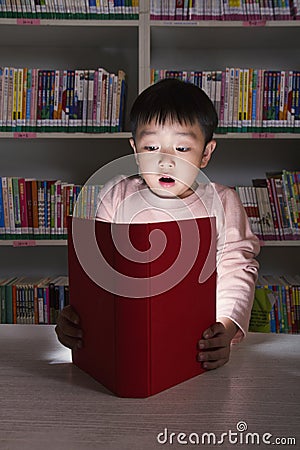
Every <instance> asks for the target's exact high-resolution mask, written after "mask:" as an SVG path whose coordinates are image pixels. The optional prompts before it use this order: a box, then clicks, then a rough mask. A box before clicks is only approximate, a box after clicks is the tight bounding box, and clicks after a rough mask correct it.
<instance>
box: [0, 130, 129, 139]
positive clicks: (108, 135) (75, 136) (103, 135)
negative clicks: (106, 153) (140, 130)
mask: <svg viewBox="0 0 300 450" xmlns="http://www.w3.org/2000/svg"><path fill="white" fill-rule="evenodd" d="M15 133H16V135H15ZM15 133H14V132H4V133H0V139H1V138H2V139H26V140H28V139H128V138H130V137H131V136H132V134H131V133H130V132H122V133H27V132H26V131H17V132H15Z"/></svg>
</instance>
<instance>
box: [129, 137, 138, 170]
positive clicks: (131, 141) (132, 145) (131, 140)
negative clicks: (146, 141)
mask: <svg viewBox="0 0 300 450" xmlns="http://www.w3.org/2000/svg"><path fill="white" fill-rule="evenodd" d="M129 144H130V146H131V148H132V150H133V152H134V156H135V162H136V163H137V165H139V161H138V157H137V151H136V146H135V142H134V139H133V138H130V139H129Z"/></svg>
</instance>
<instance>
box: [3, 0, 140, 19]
mask: <svg viewBox="0 0 300 450" xmlns="http://www.w3.org/2000/svg"><path fill="white" fill-rule="evenodd" d="M138 17H139V0H126V2H125V1H108V0H101V1H100V0H97V1H96V0H76V1H73V0H72V1H69V0H39V1H34V0H31V1H29V0H2V1H1V3H0V18H16V19H21V20H22V19H23V20H26V19H27V20H28V21H29V22H28V23H30V19H34V20H40V19H52V20H60V19H63V20H137V19H138Z"/></svg>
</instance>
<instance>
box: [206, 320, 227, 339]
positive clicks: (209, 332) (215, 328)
mask: <svg viewBox="0 0 300 450" xmlns="http://www.w3.org/2000/svg"><path fill="white" fill-rule="evenodd" d="M224 330H225V328H224V325H223V324H222V323H221V322H216V323H214V324H213V325H211V326H210V327H209V328H207V329H206V330H205V331H204V332H203V338H204V339H209V338H212V337H213V336H215V335H216V334H219V333H223V332H224Z"/></svg>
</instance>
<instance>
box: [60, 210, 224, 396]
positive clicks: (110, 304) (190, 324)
mask: <svg viewBox="0 0 300 450" xmlns="http://www.w3.org/2000/svg"><path fill="white" fill-rule="evenodd" d="M215 241H216V239H215V218H201V219H187V220H181V221H177V222H176V221H172V222H157V223H135V224H130V225H128V224H111V223H108V222H102V221H94V220H88V219H80V218H73V220H72V218H68V261H69V288H70V304H71V305H72V306H73V307H74V308H75V310H76V311H77V312H78V314H79V316H80V326H81V328H82V330H83V335H84V346H83V348H82V349H79V350H76V351H74V352H73V362H74V363H75V364H76V365H77V366H78V367H79V368H81V369H82V370H84V371H86V372H87V373H89V374H90V375H91V376H92V377H94V378H95V379H96V380H98V381H99V382H100V383H102V384H103V385H104V386H105V387H107V388H108V389H109V390H111V391H112V392H114V393H115V394H117V395H118V396H121V397H141V398H143V397H148V396H150V395H153V394H156V393H158V392H160V391H162V390H164V389H167V388H169V387H171V386H174V385H176V384H178V383H181V382H182V381H185V380H187V379H189V378H192V377H194V376H197V375H199V374H201V373H202V372H204V369H203V368H202V365H201V363H199V362H198V361H197V343H198V340H199V339H200V338H201V337H202V333H203V331H204V330H205V329H206V328H208V327H209V326H210V325H212V324H213V323H214V322H215V320H216V263H215V258H216V243H215ZM79 260H80V262H79Z"/></svg>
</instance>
